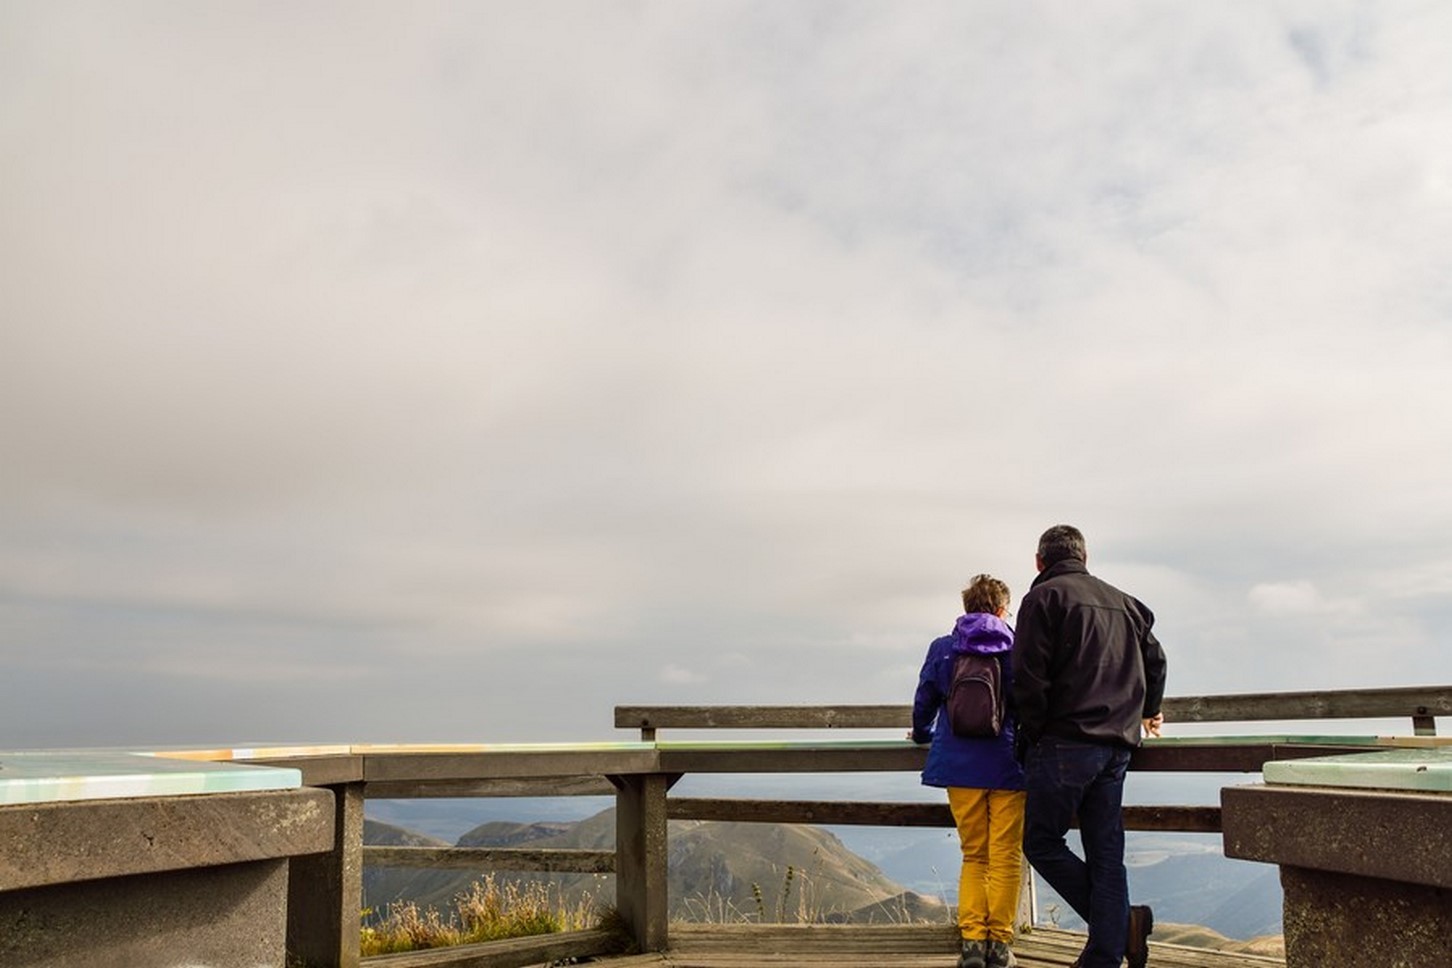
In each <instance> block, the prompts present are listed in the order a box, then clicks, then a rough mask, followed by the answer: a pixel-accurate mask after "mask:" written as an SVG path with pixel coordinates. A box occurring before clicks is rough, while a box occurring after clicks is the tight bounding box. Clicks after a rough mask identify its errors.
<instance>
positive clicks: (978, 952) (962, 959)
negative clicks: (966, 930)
mask: <svg viewBox="0 0 1452 968" xmlns="http://www.w3.org/2000/svg"><path fill="white" fill-rule="evenodd" d="M958 968H988V942H986V941H982V940H977V941H968V940H964V942H963V953H962V954H961V955H959V956H958Z"/></svg>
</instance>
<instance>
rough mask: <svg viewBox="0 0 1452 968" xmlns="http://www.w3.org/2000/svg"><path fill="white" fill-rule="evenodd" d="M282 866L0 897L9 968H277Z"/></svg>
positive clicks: (0, 940)
mask: <svg viewBox="0 0 1452 968" xmlns="http://www.w3.org/2000/svg"><path fill="white" fill-rule="evenodd" d="M286 899H287V861H285V860H270V861H257V862H253V863H248V864H228V865H226V866H223V867H209V868H203V869H200V870H188V871H173V872H168V873H164V874H142V875H136V876H132V877H123V878H117V879H114V880H106V881H88V882H85V883H79V884H59V885H54V886H50V887H40V888H33V889H30V890H20V891H5V892H0V965H4V966H5V968H99V966H105V968H262V966H265V968H282V966H283V960H284V951H283V935H284V913H285V912H284V906H285V903H286Z"/></svg>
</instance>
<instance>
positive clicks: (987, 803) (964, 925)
mask: <svg viewBox="0 0 1452 968" xmlns="http://www.w3.org/2000/svg"><path fill="white" fill-rule="evenodd" d="M1026 796H1027V795H1026V794H1025V793H1024V792H1023V791H1022V790H972V789H968V788H966V787H949V788H948V807H949V809H951V810H952V811H953V822H954V823H955V824H957V827H958V839H959V840H960V841H961V842H962V844H963V870H962V872H961V873H960V874H959V875H958V929H959V931H960V932H961V933H962V935H963V937H964V938H965V939H968V940H977V939H988V940H992V941H1004V942H1012V941H1013V920H1014V916H1015V915H1017V913H1018V889H1019V884H1020V881H1021V880H1022V878H1023V805H1024V800H1025V798H1026Z"/></svg>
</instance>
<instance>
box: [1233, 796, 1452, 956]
mask: <svg viewBox="0 0 1452 968" xmlns="http://www.w3.org/2000/svg"><path fill="white" fill-rule="evenodd" d="M1220 802H1221V822H1222V826H1223V830H1224V833H1223V835H1222V836H1223V840H1224V845H1225V856H1226V857H1234V858H1239V859H1242V860H1256V861H1263V862H1266V863H1272V864H1281V865H1286V866H1292V867H1301V868H1306V869H1310V870H1325V871H1335V872H1338V873H1343V874H1357V875H1361V876H1364V877H1372V878H1381V879H1386V880H1392V881H1405V882H1408V883H1413V884H1423V885H1426V886H1429V887H1443V888H1448V887H1452V796H1445V795H1437V794H1420V793H1377V792H1372V791H1367V790H1335V789H1326V788H1320V787H1317V788H1312V787H1271V786H1258V785H1257V786H1243V787H1226V788H1225V789H1223V790H1221V791H1220ZM1448 965H1452V961H1449V962H1448Z"/></svg>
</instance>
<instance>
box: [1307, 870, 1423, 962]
mask: <svg viewBox="0 0 1452 968" xmlns="http://www.w3.org/2000/svg"><path fill="white" fill-rule="evenodd" d="M1281 886H1282V887H1283V888H1284V889H1285V936H1286V968H1326V966H1328V965H1375V966H1377V968H1448V966H1449V965H1452V892H1449V891H1447V890H1445V889H1442V888H1431V887H1423V886H1421V885H1415V884H1399V883H1396V882H1394V881H1387V880H1380V879H1376V878H1367V877H1356V876H1353V875H1350V874H1334V873H1329V872H1327V871H1309V870H1304V869H1302V868H1298V867H1283V868H1281Z"/></svg>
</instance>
